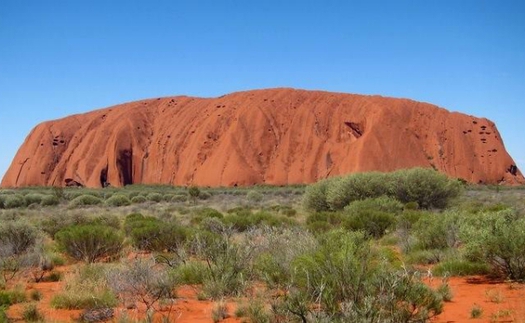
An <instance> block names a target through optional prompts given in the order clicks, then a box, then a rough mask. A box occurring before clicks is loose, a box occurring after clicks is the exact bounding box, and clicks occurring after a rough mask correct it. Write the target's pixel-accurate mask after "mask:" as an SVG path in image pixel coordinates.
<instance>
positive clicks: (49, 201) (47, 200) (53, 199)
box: [41, 195, 60, 206]
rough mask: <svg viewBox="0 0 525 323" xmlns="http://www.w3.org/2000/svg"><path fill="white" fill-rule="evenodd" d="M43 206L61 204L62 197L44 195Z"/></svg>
mask: <svg viewBox="0 0 525 323" xmlns="http://www.w3.org/2000/svg"><path fill="white" fill-rule="evenodd" d="M41 204H42V206H52V205H58V204H60V199H59V198H58V197H57V196H55V195H44V196H43V197H42V202H41Z"/></svg>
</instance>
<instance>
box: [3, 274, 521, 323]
mask: <svg viewBox="0 0 525 323" xmlns="http://www.w3.org/2000/svg"><path fill="white" fill-rule="evenodd" d="M61 270H62V271H67V268H65V267H62V268H61ZM427 283H429V284H430V285H432V286H434V287H437V286H438V285H439V284H440V283H441V279H439V278H434V279H433V280H432V281H431V282H429V281H427ZM448 283H449V285H450V287H451V289H452V293H453V295H454V296H453V299H452V301H451V302H446V303H445V306H444V312H443V313H442V314H440V315H439V316H437V317H435V318H433V319H432V322H433V323H449V322H525V285H523V284H516V283H508V282H501V281H491V280H488V279H487V278H485V277H479V276H472V277H452V278H450V279H449V281H448ZM63 287H64V282H41V283H28V284H27V287H26V291H27V292H28V293H29V292H30V291H31V290H38V291H40V292H41V293H42V296H43V297H42V299H41V300H40V301H39V302H38V309H39V310H40V311H41V312H42V313H43V314H44V316H45V318H46V321H50V322H72V321H74V320H75V319H76V318H78V317H79V315H80V313H81V311H80V310H59V309H53V308H51V306H50V301H51V298H52V297H53V295H55V294H56V293H58V292H60V291H61V290H62V288H63ZM197 291H198V290H197V288H196V287H194V286H181V287H180V288H179V289H178V290H177V296H178V297H177V299H176V301H175V303H174V304H173V305H172V306H171V307H170V306H168V305H165V306H164V307H163V308H161V309H160V311H159V315H157V316H156V320H155V321H158V322H160V318H161V316H168V315H169V317H170V321H171V322H178V323H209V322H213V320H212V310H213V308H214V307H215V304H216V302H213V301H207V300H204V301H203V300H198V298H197ZM225 301H226V305H227V307H228V314H229V315H230V317H229V318H227V319H225V320H223V321H222V322H230V323H231V322H240V321H241V320H240V319H238V318H235V317H234V312H235V308H236V306H237V302H236V301H235V300H233V299H227V300H225ZM476 305H477V306H479V307H480V308H481V309H482V311H483V313H482V315H481V317H480V318H476V319H474V318H471V316H470V315H471V310H472V308H473V307H474V306H476ZM24 306H25V304H24V303H22V304H16V305H13V306H11V307H10V308H9V310H8V315H9V317H10V318H12V319H14V320H15V321H23V319H22V315H21V313H22V310H23V307H24ZM115 313H116V315H121V313H126V314H127V315H128V317H130V318H138V317H144V309H143V308H141V307H138V309H132V310H126V309H124V308H122V307H121V308H117V309H116V311H115Z"/></svg>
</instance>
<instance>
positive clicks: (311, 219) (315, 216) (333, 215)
mask: <svg viewBox="0 0 525 323" xmlns="http://www.w3.org/2000/svg"><path fill="white" fill-rule="evenodd" d="M344 218H345V216H344V215H343V213H341V212H315V213H312V214H310V215H308V216H307V217H306V224H311V223H315V222H327V223H329V224H331V225H336V226H337V225H339V224H341V223H342V222H343V220H344Z"/></svg>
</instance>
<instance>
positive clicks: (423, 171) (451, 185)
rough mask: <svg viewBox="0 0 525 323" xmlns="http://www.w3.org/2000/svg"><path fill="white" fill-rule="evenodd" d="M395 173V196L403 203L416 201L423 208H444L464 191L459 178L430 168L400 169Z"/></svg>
mask: <svg viewBox="0 0 525 323" xmlns="http://www.w3.org/2000/svg"><path fill="white" fill-rule="evenodd" d="M392 175H393V182H394V185H393V189H394V196H395V197H396V198H397V199H398V200H399V201H401V202H403V203H409V202H416V203H417V204H418V206H419V207H421V208H425V209H428V208H444V207H446V206H447V205H448V204H449V202H450V201H451V199H453V198H455V197H457V196H458V195H459V194H460V193H461V191H462V184H461V182H460V181H458V180H453V179H450V178H448V177H447V176H446V175H445V174H443V173H440V172H437V171H435V170H432V169H428V168H412V169H406V170H400V171H397V172H395V173H393V174H392Z"/></svg>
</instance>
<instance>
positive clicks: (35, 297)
mask: <svg viewBox="0 0 525 323" xmlns="http://www.w3.org/2000/svg"><path fill="white" fill-rule="evenodd" d="M29 296H30V297H31V300H33V301H39V300H41V299H42V292H40V291H39V290H36V289H33V290H32V291H31V293H30V294H29Z"/></svg>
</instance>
